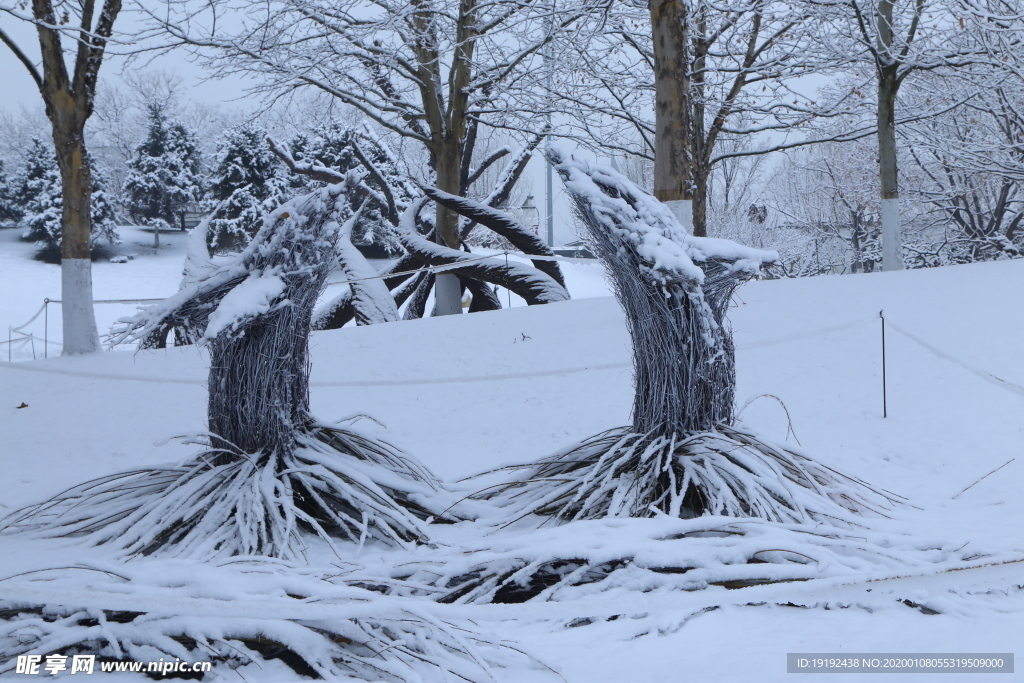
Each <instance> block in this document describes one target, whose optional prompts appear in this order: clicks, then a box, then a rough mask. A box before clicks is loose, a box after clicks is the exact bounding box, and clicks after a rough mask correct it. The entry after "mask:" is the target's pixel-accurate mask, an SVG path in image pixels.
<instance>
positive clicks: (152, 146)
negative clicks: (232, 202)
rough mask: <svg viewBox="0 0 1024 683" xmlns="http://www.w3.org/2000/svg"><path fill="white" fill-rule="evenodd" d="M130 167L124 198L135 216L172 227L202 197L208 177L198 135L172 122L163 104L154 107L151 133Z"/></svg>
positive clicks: (161, 226) (142, 221)
mask: <svg viewBox="0 0 1024 683" xmlns="http://www.w3.org/2000/svg"><path fill="white" fill-rule="evenodd" d="M128 168H129V173H128V176H127V178H126V179H125V181H124V187H123V191H124V197H125V200H126V202H127V203H128V206H129V211H130V212H131V214H132V217H133V218H134V219H135V220H136V221H139V222H141V223H143V224H145V225H153V226H154V227H156V228H157V229H159V228H169V227H171V226H173V225H175V224H176V223H178V222H179V220H180V214H181V211H182V210H183V208H184V206H185V205H186V204H188V203H190V202H196V201H199V200H200V199H201V198H202V195H203V186H204V184H205V178H204V176H203V175H202V173H201V157H200V153H199V143H198V141H197V139H196V135H195V133H193V132H192V131H191V130H189V129H188V128H187V127H186V126H185V125H184V124H182V123H180V122H178V121H168V120H167V118H166V117H165V116H164V113H163V111H161V109H160V108H159V107H150V111H149V132H148V134H147V136H146V139H145V140H144V141H143V142H142V143H141V144H140V145H139V146H138V147H136V148H135V156H134V158H132V160H131V161H129V162H128ZM157 234H158V235H159V233H157Z"/></svg>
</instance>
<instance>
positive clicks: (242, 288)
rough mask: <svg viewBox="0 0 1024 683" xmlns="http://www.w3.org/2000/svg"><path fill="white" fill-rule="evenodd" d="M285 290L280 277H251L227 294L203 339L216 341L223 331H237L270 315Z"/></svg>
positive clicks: (211, 315)
mask: <svg viewBox="0 0 1024 683" xmlns="http://www.w3.org/2000/svg"><path fill="white" fill-rule="evenodd" d="M284 289H285V285H284V280H282V279H281V278H280V277H279V276H278V275H272V274H268V273H262V274H256V273H254V274H252V275H250V276H249V277H247V278H246V279H245V281H244V282H242V283H241V284H239V285H238V286H237V287H235V288H233V289H232V290H231V291H230V292H228V293H227V294H225V295H224V298H223V299H221V301H220V303H219V304H218V305H217V309H216V310H215V311H214V312H213V313H211V314H210V322H209V324H208V325H207V326H206V333H205V334H204V335H203V336H204V337H205V338H206V339H213V338H214V337H216V336H217V335H218V334H220V333H221V332H222V331H224V330H226V329H228V328H234V326H236V325H237V324H238V323H239V322H242V321H244V320H247V319H249V318H253V317H255V316H257V315H259V314H260V313H266V312H267V311H269V310H270V309H271V307H272V306H273V305H274V304H275V303H276V300H277V298H278V297H280V296H281V294H283V293H284Z"/></svg>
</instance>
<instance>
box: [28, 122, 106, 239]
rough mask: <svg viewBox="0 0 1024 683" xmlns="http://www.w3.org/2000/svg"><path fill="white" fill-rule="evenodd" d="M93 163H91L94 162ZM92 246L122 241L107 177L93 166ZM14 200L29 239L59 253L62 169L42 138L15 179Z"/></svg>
mask: <svg viewBox="0 0 1024 683" xmlns="http://www.w3.org/2000/svg"><path fill="white" fill-rule="evenodd" d="M90 163H91V159H90ZM92 169H93V171H92V238H91V243H92V246H94V247H95V246H96V243H97V241H98V240H100V239H103V240H106V241H107V242H109V243H111V244H113V243H115V242H117V241H118V238H117V229H116V223H115V217H116V212H115V209H114V201H113V198H112V197H111V196H110V195H109V194H108V193H107V191H106V185H107V179H106V176H105V175H104V174H103V173H102V172H101V171H100V170H99V168H97V167H96V165H95V164H92ZM11 184H12V192H11V197H12V199H13V203H14V206H15V208H16V210H17V211H18V212H19V214H20V215H21V225H22V226H24V227H25V228H26V232H25V239H28V240H31V241H34V242H37V243H39V244H40V245H42V246H44V247H46V248H48V249H54V250H56V249H59V248H60V243H61V212H62V208H63V200H62V196H61V179H60V169H59V168H58V167H57V158H56V156H55V155H54V152H53V147H52V146H51V145H49V144H46V143H44V142H43V141H42V140H40V139H39V138H32V142H31V143H30V145H29V149H28V152H27V153H26V155H25V163H24V165H23V166H22V168H21V170H20V171H19V173H18V174H17V176H15V178H14V181H13V182H12V183H11Z"/></svg>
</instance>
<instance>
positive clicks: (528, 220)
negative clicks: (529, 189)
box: [519, 194, 540, 237]
mask: <svg viewBox="0 0 1024 683" xmlns="http://www.w3.org/2000/svg"><path fill="white" fill-rule="evenodd" d="M519 212H520V214H521V215H522V216H523V223H524V224H525V225H526V226H527V227H528V228H530V230H532V231H533V234H534V235H537V236H538V237H539V236H540V210H539V209H538V208H537V205H536V204H534V203H533V195H532V194H531V195H527V196H526V200H525V201H524V202H523V205H522V206H520V207H519Z"/></svg>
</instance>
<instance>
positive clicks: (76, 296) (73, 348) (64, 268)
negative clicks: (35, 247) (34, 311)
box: [60, 259, 100, 356]
mask: <svg viewBox="0 0 1024 683" xmlns="http://www.w3.org/2000/svg"><path fill="white" fill-rule="evenodd" d="M60 275H61V295H60V298H61V302H62V303H61V318H62V319H63V327H64V350H63V352H62V355H65V356H68V355H72V354H76V353H94V352H96V351H99V350H100V336H99V333H98V332H97V330H96V314H95V312H94V311H93V306H92V262H91V261H90V260H89V259H63V260H62V261H61V264H60Z"/></svg>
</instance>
